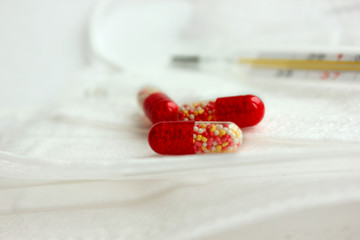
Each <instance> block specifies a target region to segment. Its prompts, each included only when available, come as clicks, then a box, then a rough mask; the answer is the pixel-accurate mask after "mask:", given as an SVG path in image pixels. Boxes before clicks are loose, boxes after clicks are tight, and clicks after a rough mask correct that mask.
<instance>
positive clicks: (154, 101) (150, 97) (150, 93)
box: [138, 88, 179, 123]
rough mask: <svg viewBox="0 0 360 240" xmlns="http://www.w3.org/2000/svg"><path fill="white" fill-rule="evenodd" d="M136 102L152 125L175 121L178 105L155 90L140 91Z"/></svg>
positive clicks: (145, 89)
mask: <svg viewBox="0 0 360 240" xmlns="http://www.w3.org/2000/svg"><path fill="white" fill-rule="evenodd" d="M138 101H139V104H140V106H141V107H142V108H143V110H144V113H145V115H146V116H147V117H148V118H149V119H150V120H151V122H152V123H157V122H160V121H176V120H177V117H178V109H179V107H178V105H177V104H176V103H175V102H174V101H173V100H171V99H170V98H169V97H168V96H167V95H166V94H164V93H163V92H161V91H160V90H158V89H156V88H144V89H143V90H141V91H140V92H139V94H138Z"/></svg>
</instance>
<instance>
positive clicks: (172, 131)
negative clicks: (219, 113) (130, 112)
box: [148, 121, 242, 155]
mask: <svg viewBox="0 0 360 240" xmlns="http://www.w3.org/2000/svg"><path fill="white" fill-rule="evenodd" d="M148 141H149V145H150V147H151V148H152V149H153V150H154V151H155V152H157V153H159V154H169V155H183V154H194V153H214V152H217V153H222V152H234V151H236V150H238V148H239V147H240V145H241V142H242V133H241V130H240V128H239V127H238V126H236V125H235V124H234V123H231V122H194V121H180V122H159V123H157V124H155V125H154V126H153V127H152V128H151V129H150V132H149V137H148Z"/></svg>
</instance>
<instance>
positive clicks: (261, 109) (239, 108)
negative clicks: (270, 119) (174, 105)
mask: <svg viewBox="0 0 360 240" xmlns="http://www.w3.org/2000/svg"><path fill="white" fill-rule="evenodd" d="M184 106H187V108H186V110H187V112H185V111H184V109H185V108H184V107H180V108H179V115H178V120H180V121H183V120H185V118H188V117H189V116H188V112H189V111H191V110H192V112H193V113H192V115H193V116H194V118H193V120H194V121H229V122H234V123H235V124H236V125H238V126H239V127H240V128H243V127H250V126H254V125H256V124H258V123H259V122H260V121H261V120H262V119H263V117H264V114H265V106H264V103H263V102H262V100H261V99H260V98H259V97H257V96H254V95H243V96H234V97H222V98H217V99H216V100H210V101H203V102H197V103H194V104H185V105H184ZM216 133H217V132H216ZM221 134H222V133H221V132H220V135H221Z"/></svg>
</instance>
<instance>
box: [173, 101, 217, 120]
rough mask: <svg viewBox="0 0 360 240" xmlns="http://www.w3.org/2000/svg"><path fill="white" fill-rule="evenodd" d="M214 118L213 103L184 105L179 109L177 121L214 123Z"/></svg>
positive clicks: (204, 102)
mask: <svg viewBox="0 0 360 240" xmlns="http://www.w3.org/2000/svg"><path fill="white" fill-rule="evenodd" d="M215 116H216V115H215V102H214V101H203V102H199V103H193V104H185V105H183V106H182V107H180V108H179V120H181V121H188V120H190V121H216V118H215Z"/></svg>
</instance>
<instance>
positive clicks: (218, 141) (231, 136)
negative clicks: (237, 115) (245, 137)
mask: <svg viewBox="0 0 360 240" xmlns="http://www.w3.org/2000/svg"><path fill="white" fill-rule="evenodd" d="M241 141H242V133H241V130H240V128H239V127H238V126H236V125H235V124H233V123H216V122H214V123H209V122H207V123H195V125H194V134H193V143H194V150H195V153H214V152H217V153H220V152H234V151H236V150H237V149H238V148H239V147H240V144H241Z"/></svg>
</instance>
